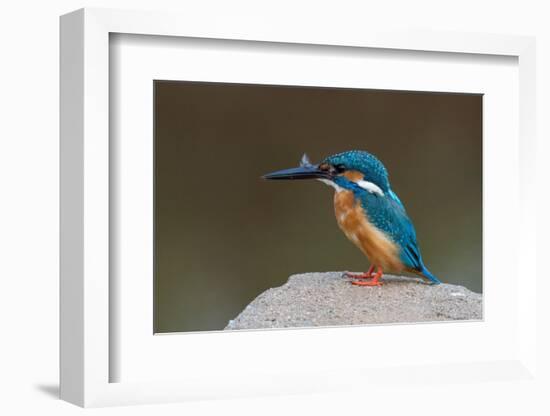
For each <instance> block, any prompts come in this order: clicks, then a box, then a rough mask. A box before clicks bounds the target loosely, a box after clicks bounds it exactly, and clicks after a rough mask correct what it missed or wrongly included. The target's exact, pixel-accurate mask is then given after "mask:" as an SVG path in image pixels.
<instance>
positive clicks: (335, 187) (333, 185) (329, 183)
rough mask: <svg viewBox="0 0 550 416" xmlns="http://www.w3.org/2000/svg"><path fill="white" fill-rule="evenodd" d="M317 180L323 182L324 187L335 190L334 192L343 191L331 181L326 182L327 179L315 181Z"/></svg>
mask: <svg viewBox="0 0 550 416" xmlns="http://www.w3.org/2000/svg"><path fill="white" fill-rule="evenodd" d="M317 180H318V181H321V182H323V183H324V184H325V185H328V186H332V187H333V188H334V189H335V190H336V192H341V191H343V190H344V188H342V187H341V186H338V185H337V184H335V183H334V182H332V181H331V180H328V179H317Z"/></svg>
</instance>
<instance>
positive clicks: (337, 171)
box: [332, 164, 346, 173]
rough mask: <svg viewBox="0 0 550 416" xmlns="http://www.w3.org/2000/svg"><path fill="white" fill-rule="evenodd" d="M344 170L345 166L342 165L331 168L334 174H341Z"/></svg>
mask: <svg viewBox="0 0 550 416" xmlns="http://www.w3.org/2000/svg"><path fill="white" fill-rule="evenodd" d="M345 170H346V168H345V166H344V165H342V164H339V165H334V166H333V167H332V171H333V172H334V173H342V172H343V171H345Z"/></svg>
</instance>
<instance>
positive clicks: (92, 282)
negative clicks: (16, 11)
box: [60, 9, 537, 406]
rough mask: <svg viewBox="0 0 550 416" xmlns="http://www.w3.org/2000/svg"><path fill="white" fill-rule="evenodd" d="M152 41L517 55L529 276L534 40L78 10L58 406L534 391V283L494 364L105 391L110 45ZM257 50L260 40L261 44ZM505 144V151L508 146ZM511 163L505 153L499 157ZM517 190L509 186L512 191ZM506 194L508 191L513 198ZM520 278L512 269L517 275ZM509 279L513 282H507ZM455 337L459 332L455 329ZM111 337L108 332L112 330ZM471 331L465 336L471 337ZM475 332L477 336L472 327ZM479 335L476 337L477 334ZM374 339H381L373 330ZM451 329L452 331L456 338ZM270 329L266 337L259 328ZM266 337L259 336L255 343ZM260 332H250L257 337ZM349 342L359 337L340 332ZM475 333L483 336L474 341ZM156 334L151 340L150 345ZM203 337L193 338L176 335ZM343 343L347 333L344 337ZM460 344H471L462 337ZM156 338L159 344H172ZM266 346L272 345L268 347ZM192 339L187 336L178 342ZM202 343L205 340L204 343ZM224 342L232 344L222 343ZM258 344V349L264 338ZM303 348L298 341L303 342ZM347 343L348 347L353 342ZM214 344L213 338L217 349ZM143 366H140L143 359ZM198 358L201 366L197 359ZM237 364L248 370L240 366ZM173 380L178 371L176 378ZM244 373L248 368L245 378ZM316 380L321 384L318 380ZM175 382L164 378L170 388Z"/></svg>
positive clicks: (64, 32) (68, 111)
mask: <svg viewBox="0 0 550 416" xmlns="http://www.w3.org/2000/svg"><path fill="white" fill-rule="evenodd" d="M115 33H122V34H130V35H132V34H133V35H149V36H150V35H155V36H165V37H166V36H170V37H181V38H203V39H225V40H234V41H243V40H245V41H254V42H277V43H281V44H283V45H284V44H301V45H330V46H331V47H334V48H349V47H354V48H371V49H372V48H374V49H384V50H409V51H427V52H437V53H443V54H449V53H451V54H470V55H471V56H475V54H480V55H504V56H510V57H515V58H517V60H518V64H517V65H518V68H519V76H518V83H519V96H518V100H519V114H518V115H517V116H518V124H519V136H518V137H519V140H518V142H519V143H518V144H519V149H520V150H519V152H520V153H519V158H518V166H517V169H516V170H512V176H511V177H510V181H512V183H514V192H517V196H518V197H517V200H518V204H517V207H515V208H514V209H516V210H517V211H515V213H517V214H518V222H517V224H516V227H515V230H516V231H517V241H516V242H517V246H513V247H514V249H512V251H513V250H516V252H514V253H511V254H510V256H511V257H514V263H513V264H518V265H519V264H521V265H522V272H523V273H524V274H525V275H528V276H536V275H537V270H536V268H535V263H536V262H535V259H534V255H535V254H534V253H535V247H536V245H535V240H536V239H535V231H536V218H535V217H534V216H533V215H532V214H530V213H533V212H535V211H536V209H535V204H536V200H535V199H534V198H535V196H534V195H535V194H536V193H535V192H533V189H534V186H535V185H534V182H533V179H532V178H533V177H534V175H533V172H534V169H535V163H534V161H535V155H534V142H535V127H534V126H535V120H534V114H535V77H534V71H535V42H534V39H533V38H530V37H519V36H508V35H486V34H465V33H437V34H434V33H428V32H403V33H399V32H380V31H376V30H367V29H365V30H360V31H359V32H356V31H351V30H350V31H345V30H339V31H330V30H327V29H325V28H315V27H313V30H311V31H308V32H307V34H306V33H304V32H303V30H301V28H299V27H292V26H291V27H284V28H282V27H278V26H276V25H269V24H265V22H258V21H254V20H253V19H247V18H246V17H245V16H243V18H242V20H241V21H239V22H227V21H223V20H216V19H212V20H211V21H210V23H208V24H206V23H205V21H204V20H201V19H198V20H197V19H194V18H193V16H185V15H178V14H169V13H151V12H137V11H120V10H107V9H83V10H78V11H76V12H73V13H70V14H68V15H65V16H63V17H62V18H61V342H60V344H61V390H60V393H61V397H62V398H63V399H64V400H67V401H69V402H72V403H75V404H78V405H80V406H106V405H118V404H137V403H155V402H165V401H181V400H190V399H194V398H216V397H239V396H252V395H257V394H281V393H300V392H319V391H333V390H338V389H343V388H352V386H353V385H354V384H355V383H357V384H362V385H365V384H369V385H371V384H372V385H373V386H374V384H375V383H380V382H381V383H384V382H389V381H390V380H392V379H394V378H399V379H400V380H401V382H402V383H404V384H407V383H410V384H412V383H415V384H422V383H429V382H433V380H434V378H435V379H436V380H437V381H439V382H451V381H452V380H463V381H469V382H472V383H479V382H481V381H483V380H487V379H490V380H508V381H510V380H512V381H516V380H517V381H518V382H521V381H524V380H527V379H530V380H535V382H536V356H535V347H536V327H535V323H536V319H535V318H536V304H535V297H536V296H535V293H536V292H535V291H536V284H535V282H534V281H533V282H530V284H529V285H521V286H518V287H517V288H514V289H517V290H516V291H514V292H513V294H512V292H507V294H508V295H509V296H512V295H513V296H514V305H515V306H516V307H515V308H513V309H512V311H513V312H511V313H512V315H511V318H512V320H514V322H515V324H514V325H510V328H500V330H501V331H503V332H502V333H503V334H504V333H505V331H512V332H513V333H511V334H509V335H510V337H511V338H510V340H512V341H513V342H512V343H511V344H513V346H512V347H509V348H508V347H506V348H504V349H503V351H502V352H501V353H496V352H495V359H494V360H490V359H488V358H487V356H486V355H482V354H481V353H480V356H479V357H477V359H476V357H475V356H469V361H464V360H462V361H458V362H453V361H448V360H447V358H446V357H444V356H441V357H439V362H437V363H434V362H427V361H423V359H422V358H419V359H418V360H416V361H415V360H414V359H413V360H412V361H411V360H410V359H409V360H404V361H403V362H402V364H401V365H402V366H403V368H401V369H400V368H395V366H393V367H391V366H388V365H387V363H386V364H382V365H381V366H379V367H377V366H376V363H370V364H368V365H366V364H365V365H364V366H363V365H357V367H356V368H352V367H350V363H347V364H346V363H345V362H343V363H342V366H341V367H338V366H337V364H334V365H325V366H322V365H319V367H318V368H316V369H313V368H310V369H309V370H306V369H305V367H304V368H300V367H299V366H293V367H291V366H289V367H288V368H284V366H283V367H280V371H279V372H273V371H268V370H266V372H265V373H262V374H260V375H258V374H257V377H256V378H253V379H250V378H247V377H240V376H239V375H238V374H235V372H237V371H238V370H237V369H234V370H233V372H229V370H220V372H219V373H218V374H213V373H212V372H205V373H204V374H202V375H201V374H200V371H199V370H197V369H195V373H193V375H192V376H190V375H184V376H181V372H180V373H178V374H176V375H174V377H170V378H166V379H158V377H152V378H151V380H148V381H128V382H126V381H124V380H122V381H121V380H117V382H113V373H112V371H111V368H112V367H113V365H114V363H115V362H118V361H117V360H120V358H121V357H118V356H117V351H119V350H117V349H113V348H112V338H113V336H114V335H113V324H112V316H111V313H112V311H113V310H115V309H116V305H113V304H112V302H113V299H114V298H113V292H114V291H116V288H114V287H113V286H112V283H110V279H109V276H110V274H111V273H112V267H113V266H112V259H110V255H112V254H110V250H109V247H110V227H112V226H113V224H112V221H113V218H111V217H110V212H111V206H110V201H111V200H112V197H113V195H112V194H110V189H111V192H112V188H110V180H111V177H110V175H111V173H112V172H113V165H112V163H113V160H112V158H111V155H110V144H109V143H110V139H109V138H110V134H111V133H112V132H110V130H109V117H110V113H109V110H110V108H109V94H110V75H109V50H110V49H109V47H110V46H109V37H110V34H115ZM258 45H259V46H260V48H261V43H258ZM510 145H511V146H513V145H514V142H510ZM507 154H508V155H510V156H512V155H513V149H512V148H508V153H507ZM516 183H517V184H518V185H519V186H517V187H516V186H515V184H516ZM514 195H515V194H514ZM518 272H519V271H518V270H516V269H514V268H511V270H510V273H512V276H516V275H517V273H518ZM512 281H515V280H512ZM461 325H462V324H456V325H453V326H448V327H447V328H446V329H445V331H446V336H449V337H452V336H453V333H455V336H457V334H458V333H459V332H460V331H466V329H464V328H467V327H466V326H465V325H467V324H464V326H462V327H461ZM461 328H462V329H461ZM116 329H117V328H115V330H116ZM470 329H472V328H470ZM335 330H340V329H324V330H316V331H315V332H314V331H307V330H293V331H277V333H273V332H271V334H269V335H259V336H258V335H250V334H251V333H250V332H246V333H239V334H224V335H231V336H232V338H231V343H232V344H234V345H233V348H235V350H238V347H239V343H244V342H250V341H251V340H252V338H254V337H255V338H256V339H258V338H259V337H264V338H265V340H264V342H272V339H274V338H276V337H293V338H294V339H295V340H296V342H304V343H306V344H307V340H308V339H309V340H310V341H311V340H312V339H315V338H317V342H320V343H323V342H325V343H326V340H327V339H330V338H331V337H336V336H342V334H343V332H340V333H336V332H335ZM414 330H415V329H414V326H400V327H399V328H397V329H393V330H392V331H393V332H392V335H391V336H398V337H407V336H414V333H412V331H414ZM473 330H477V331H479V330H480V328H477V329H476V328H474V329H473ZM481 330H482V329H481ZM371 331H378V332H380V334H381V333H382V331H383V330H382V329H380V328H379V327H378V328H376V329H372V330H371ZM457 331H458V332H457ZM268 332H269V331H268ZM265 333H266V332H265V331H264V334H265ZM256 334H257V333H256ZM346 334H350V335H349V336H350V337H356V336H358V332H357V330H356V331H355V332H350V331H347V332H346ZM479 335H480V336H481V335H482V333H480V334H479ZM152 336H153V334H152V332H151V337H152ZM192 336H194V337H197V339H198V338H200V337H201V335H200V334H188V335H185V337H192ZM346 336H347V335H346ZM468 336H473V335H472V333H469V335H468ZM169 337H170V336H167V337H162V338H169ZM267 337H269V339H267ZM187 339H188V340H190V339H191V338H187ZM202 339H204V337H202ZM227 339H229V338H227ZM266 340H267V341H266ZM300 340H301V341H300ZM350 340H351V341H353V338H350ZM216 342H217V343H219V341H216ZM143 359H144V360H146V359H147V357H143ZM195 359H197V360H200V357H195ZM242 366H244V367H246V364H245V363H243V364H242ZM174 371H176V370H174ZM244 373H246V371H244ZM323 375H325V376H326V377H323ZM170 380H172V381H170Z"/></svg>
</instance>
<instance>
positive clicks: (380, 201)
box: [354, 188, 440, 283]
mask: <svg viewBox="0 0 550 416" xmlns="http://www.w3.org/2000/svg"><path fill="white" fill-rule="evenodd" d="M354 194H355V196H356V198H359V200H360V201H361V204H362V206H363V209H364V210H365V211H366V212H367V214H368V216H369V219H370V221H371V222H372V223H373V224H374V225H375V226H376V227H377V228H378V229H380V230H382V231H383V232H384V233H385V234H386V235H388V236H389V237H390V238H391V239H392V240H393V241H394V242H395V243H397V244H398V245H399V247H400V249H401V251H400V257H401V261H402V262H403V264H404V265H405V266H406V267H408V268H410V269H414V270H416V271H418V272H420V273H422V274H423V275H425V276H426V277H427V278H428V279H430V280H431V281H432V282H434V283H440V282H439V280H438V279H437V278H436V277H435V276H434V275H433V274H431V273H430V271H429V270H428V269H427V268H426V266H424V263H423V261H422V256H421V255H420V248H419V247H418V243H417V241H416V231H415V229H414V225H413V224H412V222H411V220H410V219H409V217H408V216H407V213H406V211H405V207H404V206H403V204H402V203H401V201H400V200H399V198H398V196H397V195H396V194H395V193H394V192H393V191H391V190H390V191H389V195H388V196H381V195H378V194H375V193H371V192H368V191H365V190H364V189H362V188H357V189H355V190H354Z"/></svg>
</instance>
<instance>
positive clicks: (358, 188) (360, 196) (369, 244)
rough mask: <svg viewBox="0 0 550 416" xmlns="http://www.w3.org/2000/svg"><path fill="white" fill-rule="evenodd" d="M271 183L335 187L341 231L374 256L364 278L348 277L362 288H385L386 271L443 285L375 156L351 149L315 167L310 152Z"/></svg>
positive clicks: (270, 175) (273, 175)
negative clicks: (311, 181) (304, 182)
mask: <svg viewBox="0 0 550 416" xmlns="http://www.w3.org/2000/svg"><path fill="white" fill-rule="evenodd" d="M263 178H264V179H269V180H297V179H317V180H319V181H321V182H323V183H325V184H326V185H329V186H331V187H332V188H334V191H335V192H334V213H335V215H336V221H337V223H338V226H339V227H340V229H341V230H342V231H343V232H344V234H345V235H346V237H347V238H348V239H349V240H351V241H352V242H353V243H354V244H355V245H356V246H357V247H358V248H359V249H360V250H361V251H362V252H363V254H364V255H365V256H366V257H367V258H368V260H369V262H370V267H369V269H368V271H367V272H365V273H360V274H352V273H345V275H346V276H347V277H350V278H352V281H351V283H352V284H354V285H358V286H380V285H382V282H381V281H380V279H381V278H382V275H383V273H384V272H388V271H391V272H394V273H402V272H404V271H407V272H411V273H414V274H416V275H418V276H421V277H423V278H425V279H427V280H428V281H429V282H430V283H431V284H439V283H441V282H440V280H439V279H438V278H437V277H435V276H434V275H433V274H432V273H431V272H430V271H429V270H428V269H427V267H426V266H425V265H424V262H423V260H422V256H421V255H420V248H419V246H418V242H417V240H416V231H415V229H414V225H413V223H412V221H411V220H410V218H409V217H408V215H407V212H406V211H405V206H404V205H403V203H402V202H401V200H400V199H399V197H398V196H397V194H396V193H395V192H394V191H392V189H391V186H390V182H389V176H388V171H387V169H386V167H385V166H384V165H383V164H382V162H381V161H380V160H379V159H378V158H376V157H375V156H374V155H372V154H371V153H368V152H366V151H362V150H351V151H347V152H343V153H338V154H335V155H332V156H329V157H327V158H325V159H324V160H323V161H321V162H320V163H319V164H313V163H311V161H310V160H309V158H308V156H307V155H306V154H304V156H303V157H302V159H301V161H300V165H299V167H297V168H290V169H284V170H279V171H276V172H272V173H268V174H266V175H264V176H263Z"/></svg>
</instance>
